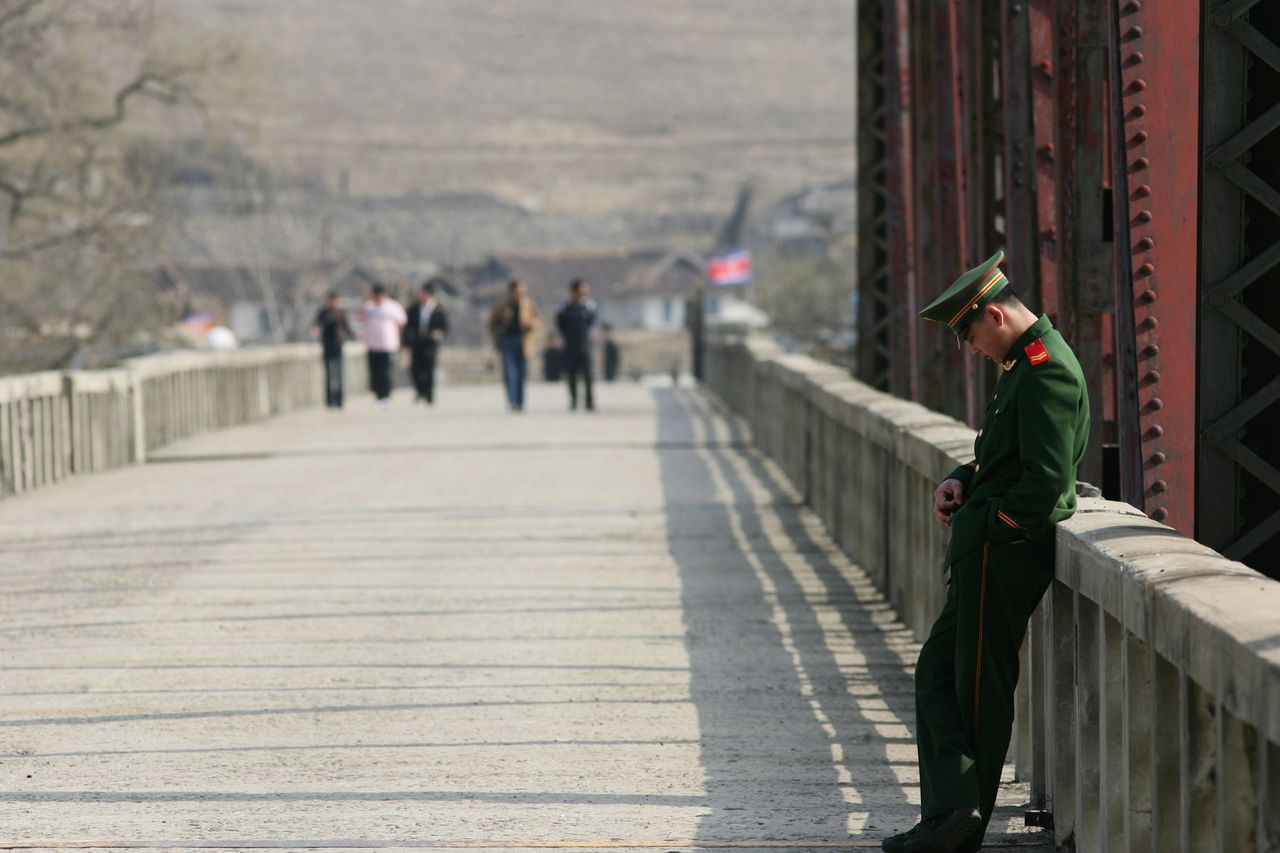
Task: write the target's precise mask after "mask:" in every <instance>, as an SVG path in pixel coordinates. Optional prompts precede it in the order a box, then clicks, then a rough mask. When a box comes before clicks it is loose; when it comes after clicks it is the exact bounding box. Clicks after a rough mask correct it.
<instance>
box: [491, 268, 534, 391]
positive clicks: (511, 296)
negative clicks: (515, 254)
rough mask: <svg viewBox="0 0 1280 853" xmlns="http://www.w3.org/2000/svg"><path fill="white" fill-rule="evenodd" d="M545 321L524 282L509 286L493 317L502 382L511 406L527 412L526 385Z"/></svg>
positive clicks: (517, 280) (496, 306) (493, 334)
mask: <svg viewBox="0 0 1280 853" xmlns="http://www.w3.org/2000/svg"><path fill="white" fill-rule="evenodd" d="M541 325H542V320H541V318H540V317H539V316H538V307H537V306H536V305H534V304H533V300H532V299H530V298H529V288H528V286H527V285H526V284H525V283H524V282H523V281H521V280H520V279H512V281H511V283H510V284H508V285H507V298H506V299H504V300H502V301H501V302H499V303H498V304H497V305H495V306H494V307H493V312H492V313H491V314H490V315H489V337H490V338H491V339H492V340H493V343H494V346H496V347H497V348H498V354H499V355H500V356H501V358H502V381H503V384H504V385H505V386H506V391H507V407H508V408H509V409H510V410H511V411H513V412H521V411H524V383H525V379H526V378H527V376H528V372H529V356H531V355H532V349H533V341H534V338H535V335H536V334H537V332H538V329H539V328H540V327H541Z"/></svg>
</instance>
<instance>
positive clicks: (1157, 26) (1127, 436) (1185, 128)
mask: <svg viewBox="0 0 1280 853" xmlns="http://www.w3.org/2000/svg"><path fill="white" fill-rule="evenodd" d="M1199 24H1200V21H1199V10H1198V9H1196V8H1195V6H1194V4H1165V3H1146V4H1144V3H1142V2H1140V0H1113V6H1112V14H1111V58H1112V64H1111V86H1110V90H1109V91H1110V96H1111V112H1112V116H1113V124H1112V135H1113V140H1114V141H1113V146H1112V151H1113V162H1112V169H1113V175H1114V178H1113V186H1114V188H1115V191H1116V211H1117V216H1116V247H1115V259H1116V281H1117V290H1116V305H1117V346H1116V349H1117V363H1116V370H1117V383H1118V389H1117V390H1118V397H1119V413H1118V414H1119V422H1120V424H1119V426H1120V449H1121V464H1122V472H1121V485H1122V494H1123V497H1124V499H1125V500H1126V501H1128V502H1130V503H1132V504H1134V505H1135V506H1138V507H1140V508H1143V509H1145V510H1146V511H1147V512H1148V514H1149V515H1150V516H1151V517H1152V518H1154V519H1156V520H1157V521H1163V522H1165V523H1167V524H1170V525H1172V526H1174V527H1177V528H1178V529H1180V530H1182V531H1183V532H1185V533H1188V534H1191V533H1193V532H1194V524H1195V474H1196V469H1195V461H1196V459H1195V452H1196V421H1195V406H1196V352H1195V346H1194V344H1193V342H1194V341H1195V340H1196V309H1197V302H1198V300H1197V292H1196V291H1197V269H1198V265H1197V229H1198V224H1199V223H1198V221H1197V218H1196V216H1195V215H1194V211H1195V210H1196V207H1197V204H1198V194H1199V134H1200V128H1199V115H1198V111H1197V110H1195V109H1188V108H1187V105H1188V103H1191V104H1195V103H1197V102H1198V92H1199V85H1200V79H1199V67H1200V61H1199V60H1200V38H1199ZM1122 208H1123V209H1122Z"/></svg>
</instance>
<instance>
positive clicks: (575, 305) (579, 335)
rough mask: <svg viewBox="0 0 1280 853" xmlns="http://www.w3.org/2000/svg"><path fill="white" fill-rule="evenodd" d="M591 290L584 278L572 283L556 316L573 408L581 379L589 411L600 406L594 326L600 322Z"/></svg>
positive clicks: (575, 406) (570, 402)
mask: <svg viewBox="0 0 1280 853" xmlns="http://www.w3.org/2000/svg"><path fill="white" fill-rule="evenodd" d="M589 292H590V287H588V285H587V283H586V282H585V281H583V280H582V279H580V278H575V279H574V280H573V281H572V282H570V283H569V301H568V302H566V303H565V304H564V305H562V306H561V307H560V311H559V312H558V313H557V314H556V325H557V326H558V327H559V328H560V336H561V337H562V338H564V370H565V375H566V376H567V377H568V379H569V408H570V409H576V408H578V376H582V383H583V385H584V386H585V391H586V403H587V411H588V412H590V411H594V410H595V407H596V404H595V400H594V399H593V398H592V396H591V326H592V325H593V324H594V323H595V321H596V304H595V303H594V302H592V301H591V300H590V299H588V298H587V294H588V293H589Z"/></svg>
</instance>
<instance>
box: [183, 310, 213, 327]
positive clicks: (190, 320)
mask: <svg viewBox="0 0 1280 853" xmlns="http://www.w3.org/2000/svg"><path fill="white" fill-rule="evenodd" d="M182 328H184V329H186V330H188V331H191V332H207V331H209V330H210V329H212V328H213V315H212V314H210V313H209V312H208V311H201V312H200V313H199V314H191V315H189V316H187V317H184V318H183V319H182Z"/></svg>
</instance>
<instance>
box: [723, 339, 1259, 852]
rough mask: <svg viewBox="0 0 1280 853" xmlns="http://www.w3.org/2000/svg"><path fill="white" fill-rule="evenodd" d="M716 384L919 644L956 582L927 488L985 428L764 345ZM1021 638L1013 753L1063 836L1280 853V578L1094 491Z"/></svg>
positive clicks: (744, 345)
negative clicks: (947, 572) (946, 565)
mask: <svg viewBox="0 0 1280 853" xmlns="http://www.w3.org/2000/svg"><path fill="white" fill-rule="evenodd" d="M706 375H707V384H708V385H709V386H710V388H711V389H712V390H713V391H714V392H715V393H716V394H718V395H719V396H720V397H721V398H722V399H723V400H724V401H725V402H726V403H727V404H728V405H729V406H730V407H731V408H733V409H735V410H736V411H737V412H738V413H739V414H741V415H742V416H743V417H744V419H745V420H746V421H747V422H748V424H749V425H750V427H751V428H752V430H753V432H754V436H755V440H756V443H757V446H758V447H759V448H760V450H762V451H763V452H765V453H767V454H769V455H770V456H772V457H773V458H774V459H776V460H777V461H778V462H779V464H780V465H781V466H782V468H783V469H784V470H785V471H786V473H787V475H788V476H789V477H790V478H791V480H792V481H793V483H794V484H795V485H796V486H797V488H799V489H801V490H802V491H803V493H804V495H805V498H806V500H807V502H808V503H809V504H810V505H811V506H812V507H813V509H814V510H815V511H816V512H817V513H818V514H819V515H820V516H821V517H822V519H823V520H824V522H825V523H826V526H827V528H828V529H829V530H830V532H831V534H832V536H833V537H834V538H835V540H836V541H837V542H838V543H839V545H840V546H841V547H842V548H843V549H844V550H845V551H846V552H847V553H848V554H849V555H850V556H851V557H852V558H853V559H854V560H856V561H857V562H858V563H859V564H860V565H861V566H862V567H863V569H864V570H865V571H866V572H867V573H868V574H869V575H870V576H871V577H872V579H873V580H874V581H875V583H876V584H877V585H878V586H879V587H880V589H881V590H882V591H883V592H884V593H885V594H886V595H887V597H888V598H889V600H890V601H891V602H892V604H893V606H894V607H895V608H896V609H897V611H898V613H899V614H901V616H902V619H903V620H904V622H905V623H906V624H907V625H908V626H909V627H910V628H911V629H912V630H914V631H915V633H916V635H917V636H918V637H920V638H921V639H923V636H924V634H925V633H927V631H928V629H929V627H930V625H931V624H932V622H933V619H934V617H935V616H936V614H937V613H938V611H939V610H940V609H941V607H942V602H943V598H944V594H945V586H944V578H943V575H942V571H941V561H942V558H943V554H944V551H945V548H946V535H947V534H946V531H945V529H944V528H942V527H941V526H940V525H938V524H937V523H935V522H934V521H933V519H932V515H931V512H930V507H931V505H932V494H933V490H934V488H935V487H936V485H937V483H938V481H939V480H940V479H941V478H942V477H943V476H944V475H945V474H946V473H947V472H949V471H950V470H951V469H953V468H954V467H955V466H956V465H958V464H961V463H963V462H966V461H968V460H970V459H972V458H973V456H972V445H973V438H974V433H973V431H972V430H970V429H969V428H968V427H966V426H965V425H963V424H961V423H958V422H957V421H954V420H952V419H951V418H948V417H946V416H943V415H940V414H937V413H935V412H931V411H929V410H927V409H925V408H923V407H921V406H919V405H917V404H915V403H910V402H906V401H903V400H899V399H897V398H894V397H891V396H888V395H886V394H882V393H880V392H878V391H875V390H872V389H871V388H869V387H867V386H865V385H863V384H861V383H859V382H856V381H854V380H853V379H851V378H850V377H849V376H848V374H846V373H845V372H843V371H842V370H839V369H837V368H834V367H831V366H829V365H824V364H820V363H818V362H815V361H813V360H811V359H808V358H804V357H799V356H790V355H786V354H784V353H782V352H781V351H779V350H778V349H777V348H776V347H775V346H773V345H772V344H771V343H769V342H767V341H765V340H763V339H758V338H749V339H748V338H737V339H729V338H725V339H720V340H714V341H711V342H709V343H708V346H707V350H706ZM1057 537H1058V538H1057V566H1056V579H1055V581H1054V583H1053V585H1052V587H1051V588H1050V591H1049V593H1048V594H1047V595H1046V596H1045V599H1044V601H1043V603H1042V604H1041V606H1040V609H1039V610H1038V611H1037V613H1036V615H1035V616H1034V617H1033V619H1032V622H1031V625H1030V629H1029V631H1028V636H1027V642H1026V645H1025V646H1024V648H1023V669H1022V678H1021V679H1020V683H1019V693H1018V705H1017V712H1018V713H1017V723H1016V727H1015V732H1014V741H1015V743H1014V751H1013V754H1014V756H1015V757H1016V764H1017V768H1018V772H1019V775H1020V777H1021V778H1023V779H1026V780H1029V781H1030V783H1031V790H1032V798H1033V804H1034V805H1036V806H1037V807H1042V808H1045V809H1047V810H1048V811H1050V812H1051V813H1052V816H1053V821H1054V828H1055V833H1056V838H1057V841H1058V843H1059V844H1060V845H1062V846H1063V847H1064V849H1070V850H1077V851H1081V853H1094V851H1111V853H1114V851H1138V850H1141V851H1143V853H1153V851H1159V853H1164V851H1183V853H1200V852H1201V851H1219V853H1245V851H1254V850H1265V851H1271V850H1280V583H1276V582H1274V581H1272V580H1269V579H1268V578H1266V577H1264V576H1262V575H1260V574H1258V573H1257V572H1254V571H1253V570H1251V569H1249V568H1247V567H1246V566H1244V565H1241V564H1240V563H1235V562H1232V561H1230V560H1228V559H1226V558H1225V557H1223V556H1221V555H1219V554H1217V553H1215V552H1214V551H1212V550H1210V549H1208V548H1206V547H1204V546H1202V545H1200V544H1198V543H1196V542H1194V541H1192V540H1189V539H1186V538H1185V537H1183V536H1181V535H1180V534H1178V533H1177V532H1176V531H1174V530H1172V529H1170V528H1168V527H1165V526H1163V525H1161V524H1158V523H1156V522H1154V521H1151V520H1149V519H1148V518H1146V516H1144V515H1142V514H1141V513H1139V512H1137V511H1136V510H1134V509H1133V508H1132V507H1129V506H1128V505H1126V504H1117V503H1112V502H1107V501H1103V500H1100V499H1096V498H1082V499H1081V501H1080V509H1079V511H1078V512H1077V513H1076V515H1075V516H1074V517H1073V518H1071V519H1069V520H1068V521H1066V522H1063V523H1062V524H1060V525H1059V526H1058V530H1057Z"/></svg>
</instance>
